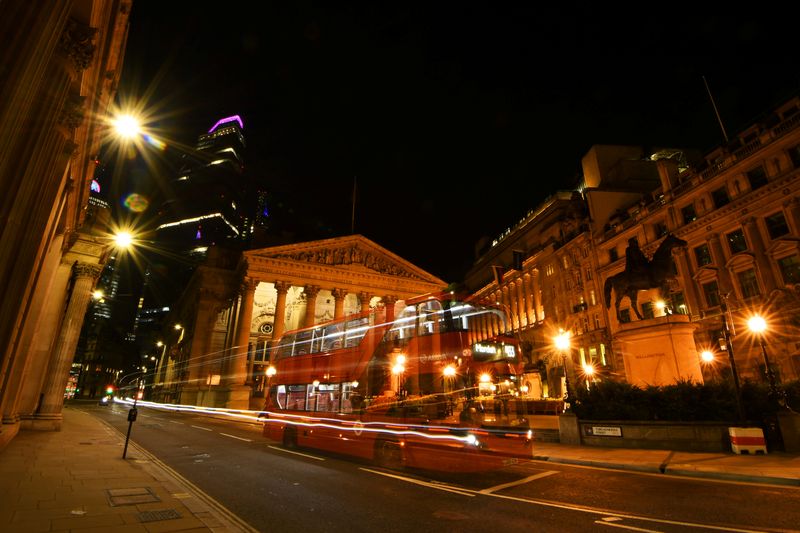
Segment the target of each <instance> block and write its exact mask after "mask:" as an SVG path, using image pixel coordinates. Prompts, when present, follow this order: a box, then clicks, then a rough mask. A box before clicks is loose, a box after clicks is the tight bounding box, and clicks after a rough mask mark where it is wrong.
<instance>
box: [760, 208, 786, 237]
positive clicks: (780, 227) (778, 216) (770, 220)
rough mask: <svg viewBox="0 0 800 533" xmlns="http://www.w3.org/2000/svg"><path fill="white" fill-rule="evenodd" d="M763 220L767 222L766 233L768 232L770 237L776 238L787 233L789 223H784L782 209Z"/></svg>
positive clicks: (784, 218)
mask: <svg viewBox="0 0 800 533" xmlns="http://www.w3.org/2000/svg"><path fill="white" fill-rule="evenodd" d="M764 222H766V223H767V233H769V238H770V239H777V238H778V237H783V236H784V235H788V234H789V224H787V223H786V217H785V216H784V214H783V211H778V212H777V213H775V214H774V215H770V216H768V217H766V218H764Z"/></svg>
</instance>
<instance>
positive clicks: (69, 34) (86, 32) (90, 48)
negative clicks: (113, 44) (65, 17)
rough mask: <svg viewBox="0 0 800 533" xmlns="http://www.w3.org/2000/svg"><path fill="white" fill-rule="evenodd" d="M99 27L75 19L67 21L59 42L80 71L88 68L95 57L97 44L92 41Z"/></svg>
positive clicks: (61, 48)
mask: <svg viewBox="0 0 800 533" xmlns="http://www.w3.org/2000/svg"><path fill="white" fill-rule="evenodd" d="M95 34H97V28H92V27H90V26H87V25H86V24H83V23H80V22H78V21H77V20H75V19H70V20H69V21H68V22H67V27H66V28H64V32H63V33H62V34H61V40H60V42H59V43H58V46H59V48H60V50H61V51H62V52H63V53H64V54H66V56H67V57H69V59H70V61H72V64H73V65H74V66H75V68H76V69H78V71H81V70H86V69H87V68H89V65H91V63H92V59H93V58H94V51H95V44H94V43H93V42H92V39H94V36H95Z"/></svg>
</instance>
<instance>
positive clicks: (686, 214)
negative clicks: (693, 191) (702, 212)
mask: <svg viewBox="0 0 800 533" xmlns="http://www.w3.org/2000/svg"><path fill="white" fill-rule="evenodd" d="M681 215H682V216H683V223H684V224H688V223H689V222H694V221H695V220H697V210H696V209H695V208H694V204H689V205H685V206H683V207H682V208H681Z"/></svg>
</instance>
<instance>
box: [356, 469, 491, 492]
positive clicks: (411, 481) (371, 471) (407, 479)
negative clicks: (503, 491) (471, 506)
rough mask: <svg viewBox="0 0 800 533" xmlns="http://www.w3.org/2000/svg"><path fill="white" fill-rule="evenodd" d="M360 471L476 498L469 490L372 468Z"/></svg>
mask: <svg viewBox="0 0 800 533" xmlns="http://www.w3.org/2000/svg"><path fill="white" fill-rule="evenodd" d="M359 470H363V471H365V472H369V473H371V474H378V475H379V476H386V477H390V478H393V479H399V480H400V481H405V482H406V483H413V484H414V485H422V486H423V487H428V488H431V489H436V490H443V491H445V492H455V493H456V494H460V495H462V496H469V497H470V498H474V497H475V494H473V493H472V491H469V490H467V489H456V488H450V487H445V486H443V485H439V484H436V483H429V482H427V481H420V480H418V479H414V478H410V477H405V476H398V475H397V474H389V473H388V472H381V471H379V470H372V469H371V468H359Z"/></svg>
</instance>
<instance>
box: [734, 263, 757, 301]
mask: <svg viewBox="0 0 800 533" xmlns="http://www.w3.org/2000/svg"><path fill="white" fill-rule="evenodd" d="M736 277H737V278H739V287H740V288H741V289H742V297H744V298H752V297H753V296H758V295H759V294H761V291H760V290H759V288H758V280H757V279H756V271H755V270H754V269H752V268H751V269H749V270H745V271H744V272H739V273H738V274H737V275H736Z"/></svg>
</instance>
